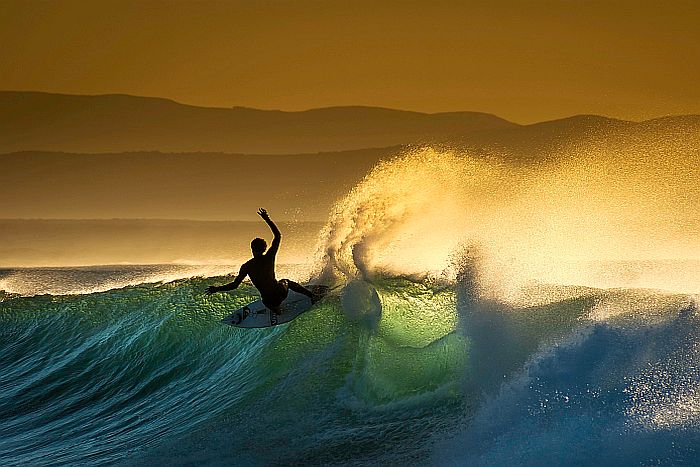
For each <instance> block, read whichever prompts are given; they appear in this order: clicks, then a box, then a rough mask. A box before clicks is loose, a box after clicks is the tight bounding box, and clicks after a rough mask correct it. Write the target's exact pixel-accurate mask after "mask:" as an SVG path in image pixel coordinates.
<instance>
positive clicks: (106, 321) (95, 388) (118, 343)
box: [0, 146, 700, 465]
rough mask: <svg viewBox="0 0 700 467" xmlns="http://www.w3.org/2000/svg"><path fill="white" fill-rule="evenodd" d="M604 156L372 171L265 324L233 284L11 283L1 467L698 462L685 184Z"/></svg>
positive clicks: (72, 277)
mask: <svg viewBox="0 0 700 467" xmlns="http://www.w3.org/2000/svg"><path fill="white" fill-rule="evenodd" d="M654 147H655V148H657V149H658V146H654ZM662 149H663V151H667V150H669V149H668V148H667V147H663V148H662ZM691 149H692V148H691ZM684 150H685V149H684ZM606 151H609V152H610V154H609V157H608V156H605V157H603V156H601V157H603V159H602V160H601V159H598V163H599V164H600V166H604V167H605V170H603V169H598V168H595V165H590V164H591V161H592V153H588V154H583V153H580V154H575V155H572V156H571V157H569V158H564V159H562V160H560V161H558V162H550V163H548V165H546V166H542V167H532V166H528V167H518V166H511V165H508V164H505V163H504V162H502V161H498V160H496V159H494V160H490V159H488V158H473V157H470V156H469V155H468V154H465V153H462V152H459V151H457V150H449V151H448V150H435V149H430V148H427V149H421V150H417V151H414V152H412V153H409V154H405V155H402V156H400V157H399V158H397V159H396V160H393V161H390V162H385V163H383V164H381V165H380V166H378V167H376V168H375V169H374V170H373V171H372V172H370V173H369V174H368V175H367V177H366V178H365V179H364V180H363V181H362V182H361V183H360V184H359V185H358V186H356V187H355V189H354V190H353V191H352V192H351V193H349V194H348V195H347V196H346V197H344V198H343V199H341V200H339V202H338V203H337V204H336V206H335V207H334V210H333V212H332V213H331V215H330V217H329V219H328V222H327V224H326V227H325V229H324V231H323V232H322V234H321V235H320V237H319V240H318V242H319V243H318V244H319V247H318V255H317V258H316V261H315V262H314V263H313V264H310V265H303V266H289V267H286V269H285V268H284V267H283V268H282V270H283V272H282V275H286V276H291V277H293V278H295V279H299V280H303V279H306V278H311V279H312V280H315V281H325V282H332V283H333V284H338V285H340V287H338V288H337V289H335V290H334V292H333V293H332V294H331V295H330V296H329V297H327V298H326V299H325V300H324V301H323V302H321V303H319V304H317V305H316V306H315V307H314V308H313V309H312V310H310V311H309V312H307V313H305V314H303V315H302V316H300V317H299V318H298V319H296V320H294V321H292V322H291V323H289V324H286V325H282V326H279V327H275V328H270V329H259V330H244V329H237V328H232V327H228V326H225V325H222V324H220V322H219V320H220V319H221V318H223V317H224V316H226V315H227V314H229V313H231V312H232V311H233V310H235V309H236V308H238V307H240V306H243V305H244V304H246V303H248V302H250V301H252V300H255V299H256V298H257V293H256V291H255V290H254V289H253V288H252V287H250V286H249V285H244V286H243V287H241V288H240V289H238V290H236V291H232V292H230V293H225V294H216V295H213V296H209V295H206V294H204V293H203V291H204V289H205V288H206V287H207V286H208V285H211V284H220V283H222V282H224V281H228V280H231V276H225V277H210V276H212V275H221V274H225V273H229V272H231V271H235V267H234V266H235V265H231V266H221V267H218V266H216V267H214V266H207V267H206V268H205V269H198V267H197V266H193V265H190V266H186V267H180V266H172V265H171V266H130V267H102V268H73V269H23V270H3V271H0V284H2V288H3V289H4V292H3V293H2V295H0V300H1V301H0V368H2V371H0V421H1V423H0V464H2V465H61V464H72V465H104V464H110V465H112V464H118V465H153V464H156V465H173V464H175V465H177V464H181V465H194V464H196V465H220V464H229V465H270V464H295V465H305V464H362V465H381V464H388V465H397V464H409V465H425V464H437V465H445V464H447V465H543V464H550V465H571V464H574V465H600V464H603V465H629V464H632V465H638V464H642V465H659V464H660V465H679V464H686V465H691V464H694V463H696V462H697V455H698V452H697V450H698V449H700V372H699V371H698V368H700V354H699V352H700V347H699V346H698V344H697V342H698V338H699V337H700V318H699V317H698V314H697V302H698V298H699V297H698V293H700V287H699V286H698V280H700V279H699V276H700V274H698V271H699V269H698V259H699V258H700V254H699V252H698V248H700V246H699V245H698V244H697V243H696V241H697V238H698V237H694V235H695V233H696V232H697V228H698V215H697V212H695V213H694V212H692V211H689V210H688V209H689V207H692V206H693V203H694V202H695V201H696V200H697V186H696V184H695V180H694V179H692V175H693V174H692V168H691V169H689V167H690V166H688V162H687V160H686V159H681V158H677V159H675V160H676V162H668V161H666V162H664V161H662V162H659V160H658V159H657V158H653V157H648V156H647V155H644V154H642V153H636V152H633V153H631V154H628V158H627V160H626V161H627V162H626V163H625V164H624V166H623V165H622V164H617V162H616V161H617V159H616V158H615V157H613V156H615V151H617V149H615V147H613V148H612V149H610V148H606ZM583 152H584V153H585V151H583ZM589 152H590V151H589ZM657 152H658V151H657ZM606 154H607V153H606ZM635 154H636V155H635ZM693 154H694V155H691V156H692V157H697V154H696V153H693ZM598 155H599V156H600V154H598ZM574 156H576V157H574ZM606 157H607V158H606ZM692 157H691V159H692ZM616 164H617V165H616ZM659 164H666V165H669V164H670V165H671V166H673V167H670V168H669V167H666V168H663V167H661V166H660V165H659ZM589 167H593V168H592V169H591V168H589ZM684 167H685V169H684ZM669 170H670V171H671V172H672V173H673V174H674V176H669V175H668V171H669ZM688 170H691V172H688ZM660 186H661V187H663V188H662V189H661V188H658V187H660ZM655 187H657V188H655Z"/></svg>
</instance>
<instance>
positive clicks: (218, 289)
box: [206, 264, 248, 294]
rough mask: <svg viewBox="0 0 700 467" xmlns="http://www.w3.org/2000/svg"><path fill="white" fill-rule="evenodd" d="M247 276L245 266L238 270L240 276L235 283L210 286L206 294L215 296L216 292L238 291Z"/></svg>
mask: <svg viewBox="0 0 700 467" xmlns="http://www.w3.org/2000/svg"><path fill="white" fill-rule="evenodd" d="M247 275H248V271H246V268H245V264H244V265H242V266H241V269H239V270H238V275H237V276H236V278H235V279H234V280H233V282H231V283H229V284H226V285H210V286H209V287H207V290H206V292H207V293H208V294H213V293H215V292H225V291H227V290H233V289H237V288H238V286H239V285H241V282H243V279H245V276H247Z"/></svg>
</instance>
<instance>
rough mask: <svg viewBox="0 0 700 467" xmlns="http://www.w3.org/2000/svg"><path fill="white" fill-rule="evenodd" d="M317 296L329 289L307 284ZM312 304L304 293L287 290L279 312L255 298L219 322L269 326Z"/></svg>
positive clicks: (236, 324) (295, 314) (255, 326)
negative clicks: (287, 292)
mask: <svg viewBox="0 0 700 467" xmlns="http://www.w3.org/2000/svg"><path fill="white" fill-rule="evenodd" d="M306 288H308V289H309V290H311V291H312V292H313V293H314V294H315V295H318V296H319V298H322V297H323V296H324V295H326V294H327V293H328V291H329V290H330V289H329V287H327V286H325V285H307V286H306ZM312 306H313V304H312V303H311V299H310V298H309V297H307V296H306V295H303V294H300V293H297V292H294V291H293V290H290V291H289V295H287V298H286V299H285V300H284V301H283V302H282V304H281V305H280V310H281V312H278V313H276V312H274V311H272V310H270V309H269V308H267V307H266V306H265V305H264V304H263V302H262V300H256V301H254V302H253V303H249V304H248V305H246V306H244V307H243V308H239V309H238V310H236V311H235V313H233V314H231V315H229V316H227V317H226V318H224V319H222V320H221V322H222V323H225V324H228V325H229V326H235V327H237V328H269V327H270V326H277V325H278V324H282V323H288V322H289V321H291V320H293V319H294V318H296V317H297V316H299V315H300V314H302V313H303V312H305V311H307V310H309V309H311V307H312Z"/></svg>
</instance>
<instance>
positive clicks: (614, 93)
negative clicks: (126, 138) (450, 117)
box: [0, 0, 700, 123]
mask: <svg viewBox="0 0 700 467" xmlns="http://www.w3.org/2000/svg"><path fill="white" fill-rule="evenodd" d="M699 24H700V2H698V1H673V0H672V1H656V2H649V1H642V0H637V1H478V2H474V1H439V0H431V1H428V0H425V1H420V2H417V1H401V2H388V1H384V2H382V1H378V0H374V1H300V0H297V1H272V2H270V1H226V2H205V1H140V2H133V1H106V0H100V1H41V2H39V1H32V0H20V1H14V0H12V1H8V0H0V44H2V46H1V47H0V89H11V90H38V91H48V92H63V93H77V94H103V93H127V94H134V95H145V96H160V97H167V98H171V99H175V100H177V101H180V102H183V103H188V104H195V105H204V106H223V107H225V106H234V105H240V106H249V107H258V108H266V109H282V110H302V109H308V108H313V107H322V106H332V105H370V106H383V107H392V108H399V109H408V110H418V111H424V112H441V111H455V110H476V111H484V112H490V113H495V114H497V115H500V116H502V117H504V118H507V119H510V120H513V121H516V122H519V123H527V122H533V121H540V120H545V119H553V118H558V117H563V116H568V115H572V114H580V113H595V114H602V115H608V116H613V117H620V118H628V119H644V118H651V117H655V116H661V115H667V114H683V113H700V85H698V76H700V27H699V26H698V25H699Z"/></svg>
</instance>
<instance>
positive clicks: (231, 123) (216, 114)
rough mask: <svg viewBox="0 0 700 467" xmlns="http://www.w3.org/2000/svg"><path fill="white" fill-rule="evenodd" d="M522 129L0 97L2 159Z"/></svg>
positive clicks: (296, 145)
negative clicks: (8, 154)
mask: <svg viewBox="0 0 700 467" xmlns="http://www.w3.org/2000/svg"><path fill="white" fill-rule="evenodd" d="M517 126H518V125H516V124H515V123H511V122H508V121H506V120H504V119H502V118H499V117H496V116H494V115H490V114H486V113H480V112H447V113H436V114H425V113H420V112H408V111H401V110H391V109H384V108H375V107H329V108H322V109H313V110H307V111H301V112H282V111H277V110H257V109H250V108H243V107H234V108H206V107H195V106H190V105H183V104H180V103H177V102H174V101H172V100H168V99H161V98H152V97H136V96H128V95H121V94H109V95H98V96H83V95H67V94H50V93H42V92H21V91H0V153H6V152H13V151H25V150H34V151H65V152H82V153H103V152H128V151H161V152H195V151H204V152H233V153H247V154H259V153H264V154H293V153H302V152H304V153H308V152H322V151H344V150H352V149H362V148H372V147H386V146H393V145H399V144H410V143H430V142H435V141H444V140H453V139H455V138H460V137H463V136H464V135H467V134H469V133H472V132H475V131H481V130H497V129H507V128H514V127H517Z"/></svg>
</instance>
